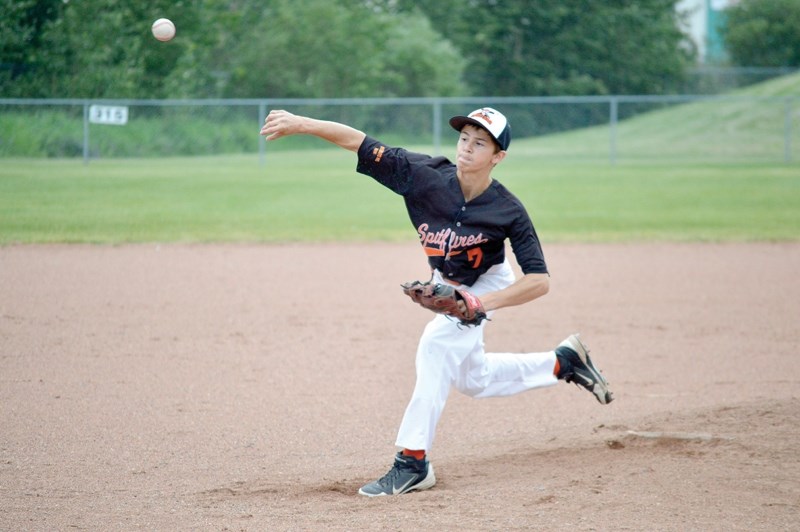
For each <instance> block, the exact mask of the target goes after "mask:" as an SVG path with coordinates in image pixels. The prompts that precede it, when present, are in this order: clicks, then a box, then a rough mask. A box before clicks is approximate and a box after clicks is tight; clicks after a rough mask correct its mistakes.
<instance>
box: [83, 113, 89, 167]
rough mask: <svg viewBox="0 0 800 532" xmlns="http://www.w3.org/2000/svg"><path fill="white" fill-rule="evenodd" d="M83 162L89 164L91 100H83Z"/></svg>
mask: <svg viewBox="0 0 800 532" xmlns="http://www.w3.org/2000/svg"><path fill="white" fill-rule="evenodd" d="M83 164H89V102H88V101H85V102H83Z"/></svg>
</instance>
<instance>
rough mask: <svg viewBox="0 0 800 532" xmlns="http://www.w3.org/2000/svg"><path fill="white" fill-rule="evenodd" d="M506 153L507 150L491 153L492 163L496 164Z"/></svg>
mask: <svg viewBox="0 0 800 532" xmlns="http://www.w3.org/2000/svg"><path fill="white" fill-rule="evenodd" d="M506 153H507V152H506V151H505V150H500V151H498V152H496V153H495V154H494V155H492V164H497V163H499V162H500V161H502V160H503V159H505V157H506Z"/></svg>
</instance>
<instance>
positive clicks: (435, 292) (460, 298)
mask: <svg viewBox="0 0 800 532" xmlns="http://www.w3.org/2000/svg"><path fill="white" fill-rule="evenodd" d="M400 286H401V287H402V289H403V292H404V293H405V294H406V295H407V296H408V297H410V298H411V300H412V301H414V302H415V303H418V304H419V305H421V306H422V307H424V308H426V309H428V310H432V311H433V312H436V313H439V314H447V315H448V316H452V317H454V318H456V319H457V320H458V321H459V322H461V324H463V325H480V323H481V322H482V321H483V320H485V319H487V318H486V310H485V309H484V308H483V303H481V300H480V299H478V297H477V296H475V295H473V294H471V293H469V292H468V291H466V290H461V289H458V288H456V287H454V286H451V285H448V284H443V283H434V282H432V281H428V282H427V283H422V282H420V281H413V282H410V283H404V284H402V285H400Z"/></svg>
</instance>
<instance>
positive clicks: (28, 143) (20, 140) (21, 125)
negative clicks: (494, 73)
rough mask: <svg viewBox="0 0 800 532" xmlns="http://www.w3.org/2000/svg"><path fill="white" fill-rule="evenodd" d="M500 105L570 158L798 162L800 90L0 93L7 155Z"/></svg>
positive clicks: (204, 140) (419, 135)
mask: <svg viewBox="0 0 800 532" xmlns="http://www.w3.org/2000/svg"><path fill="white" fill-rule="evenodd" d="M482 106H492V107H496V108H498V109H500V110H501V111H502V112H503V113H505V114H506V115H507V116H508V118H509V121H510V123H511V125H512V130H513V137H514V143H513V144H512V146H513V148H512V149H516V150H522V151H524V152H528V153H531V154H534V155H538V156H541V157H547V158H553V159H564V160H580V159H586V160H604V161H608V162H610V163H616V162H619V161H625V160H645V159H647V160H649V159H656V160H665V159H666V160H704V161H706V160H707V161H773V162H781V161H783V162H791V161H792V159H793V153H794V152H796V151H797V150H796V147H795V146H794V144H795V143H796V141H795V140H794V136H795V135H794V131H795V130H796V129H797V124H798V122H800V95H790V96H775V97H756V96H752V97H749V96H735V97H734V96H703V95H687V96H591V97H506V98H404V99H384V98H380V99H263V100H256V99H253V100H71V99H48V100H33V99H0V157H82V158H83V159H84V160H85V161H87V162H88V161H90V160H91V159H96V158H120V157H135V158H149V157H171V156H196V155H222V154H241V153H245V154H246V153H251V154H258V155H259V158H260V160H261V161H262V162H263V161H264V159H265V157H266V153H267V150H271V149H303V148H305V147H308V146H315V147H319V146H320V144H319V143H316V142H317V140H316V139H309V138H301V137H292V138H291V139H286V140H285V141H282V142H280V143H275V144H270V145H269V147H267V145H266V143H265V142H264V141H263V139H262V138H261V137H260V136H259V135H258V131H259V129H260V127H261V124H262V123H263V120H264V117H265V116H266V114H267V112H268V111H269V110H270V109H274V108H284V109H287V110H290V111H292V112H295V113H298V114H305V115H309V116H314V117H317V118H321V119H327V120H335V121H338V122H343V123H347V124H350V125H352V126H354V127H356V128H359V129H361V130H363V131H365V132H366V133H368V134H369V135H371V136H373V137H377V138H380V139H381V140H382V141H383V142H386V143H387V144H395V145H405V146H415V147H417V146H421V147H426V148H427V149H429V150H431V151H432V152H433V153H443V152H446V151H447V150H449V149H451V148H452V146H453V145H454V143H455V138H456V136H455V135H456V134H455V132H453V131H452V130H451V129H450V128H449V126H448V125H447V119H448V118H449V117H450V116H452V115H455V114H463V113H465V112H469V111H471V110H472V109H474V108H476V107H482Z"/></svg>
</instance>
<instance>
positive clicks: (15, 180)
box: [0, 75, 800, 244]
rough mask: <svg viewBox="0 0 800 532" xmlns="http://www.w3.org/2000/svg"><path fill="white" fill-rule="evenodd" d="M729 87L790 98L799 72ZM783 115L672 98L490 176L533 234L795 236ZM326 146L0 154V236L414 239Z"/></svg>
mask: <svg viewBox="0 0 800 532" xmlns="http://www.w3.org/2000/svg"><path fill="white" fill-rule="evenodd" d="M739 93H743V94H746V95H754V96H769V97H776V96H789V95H798V94H800V75H793V76H786V77H784V78H779V79H776V80H772V81H769V82H766V83H763V84H760V85H758V86H754V87H751V88H748V89H746V90H744V91H739ZM798 116H800V105H799V106H798V108H797V109H794V111H793V117H794V118H793V120H794V121H795V122H797V121H798V120H797V117H798ZM784 119H785V106H784V105H783V104H782V103H780V102H779V103H777V104H776V103H775V102H771V103H763V104H753V102H742V101H738V100H730V101H720V102H708V101H698V102H693V103H689V104H685V105H674V106H670V107H667V108H661V109H658V110H654V111H652V112H649V113H646V114H641V115H637V116H634V117H633V118H631V119H629V120H625V121H623V122H621V123H620V124H619V128H618V132H617V133H618V141H619V142H618V147H619V159H618V164H616V165H610V164H609V162H608V146H609V142H608V139H609V129H608V127H607V126H606V127H598V128H589V129H585V130H580V131H573V132H569V133H564V134H559V135H551V136H548V137H542V138H534V139H515V141H514V143H513V145H512V147H511V151H510V152H509V156H508V157H507V158H506V160H505V161H503V163H502V164H501V165H500V166H499V167H498V168H497V170H496V172H495V177H496V178H497V179H498V180H500V181H501V182H503V183H504V184H505V185H507V186H508V187H509V188H510V189H511V190H512V191H513V192H514V193H515V194H516V195H517V196H519V197H520V199H521V200H522V201H523V202H524V203H525V204H526V205H527V207H528V210H529V212H530V214H531V217H532V218H533V220H534V223H535V225H536V227H537V230H538V231H539V233H540V237H541V238H542V239H543V240H545V241H550V242H552V241H570V242H608V241H626V242H630V241H654V240H661V241H742V240H766V241H781V240H800V165H799V164H798V163H797V162H794V163H783V162H782V161H783V160H784V157H783V154H784V152H783V150H784V146H783V140H784V136H783V135H784V133H783V131H784V129H783V124H784V122H783V121H784ZM795 129H798V128H797V127H796V126H795ZM253 135H255V131H253ZM797 136H798V135H797V134H796V135H795V137H797ZM312 141H313V142H312ZM384 141H390V139H384ZM306 144H308V145H306ZM795 144H797V142H795ZM325 146H327V144H326V143H324V142H322V141H318V140H317V139H305V138H291V139H283V140H280V141H277V142H276V143H275V144H270V148H269V149H268V152H267V163H266V165H264V166H261V165H260V164H259V161H258V156H257V155H237V156H220V157H188V158H172V159H170V158H156V159H103V160H93V161H92V162H91V163H90V164H88V165H84V164H83V162H82V161H81V160H77V159H13V158H4V159H0V244H10V243H16V242H20V243H44V242H93V243H109V244H116V243H123V242H231V241H239V242H294V241H338V240H350V241H366V240H413V239H414V238H415V232H414V229H413V228H412V227H411V225H410V223H409V222H408V219H407V216H406V214H405V209H404V206H403V202H402V200H401V198H399V197H398V196H396V195H395V194H393V193H392V192H390V191H389V190H387V189H385V188H383V187H382V186H380V185H378V184H376V183H374V182H372V180H371V179H369V178H368V177H365V176H361V175H358V174H356V173H355V157H354V155H353V154H351V153H348V152H343V151H341V150H338V149H335V148H333V149H325V148H324V147H325ZM298 147H304V148H305V149H303V150H296V149H295V150H293V148H298ZM419 149H421V150H422V151H427V150H429V148H427V147H423V148H419ZM795 151H800V149H797V148H796V149H795ZM567 154H569V157H567ZM445 155H448V156H450V157H452V155H453V152H452V148H451V149H449V150H448V151H446V153H445ZM799 159H800V153H795V154H794V161H797V160H799ZM708 161H724V162H715V163H711V162H708Z"/></svg>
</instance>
